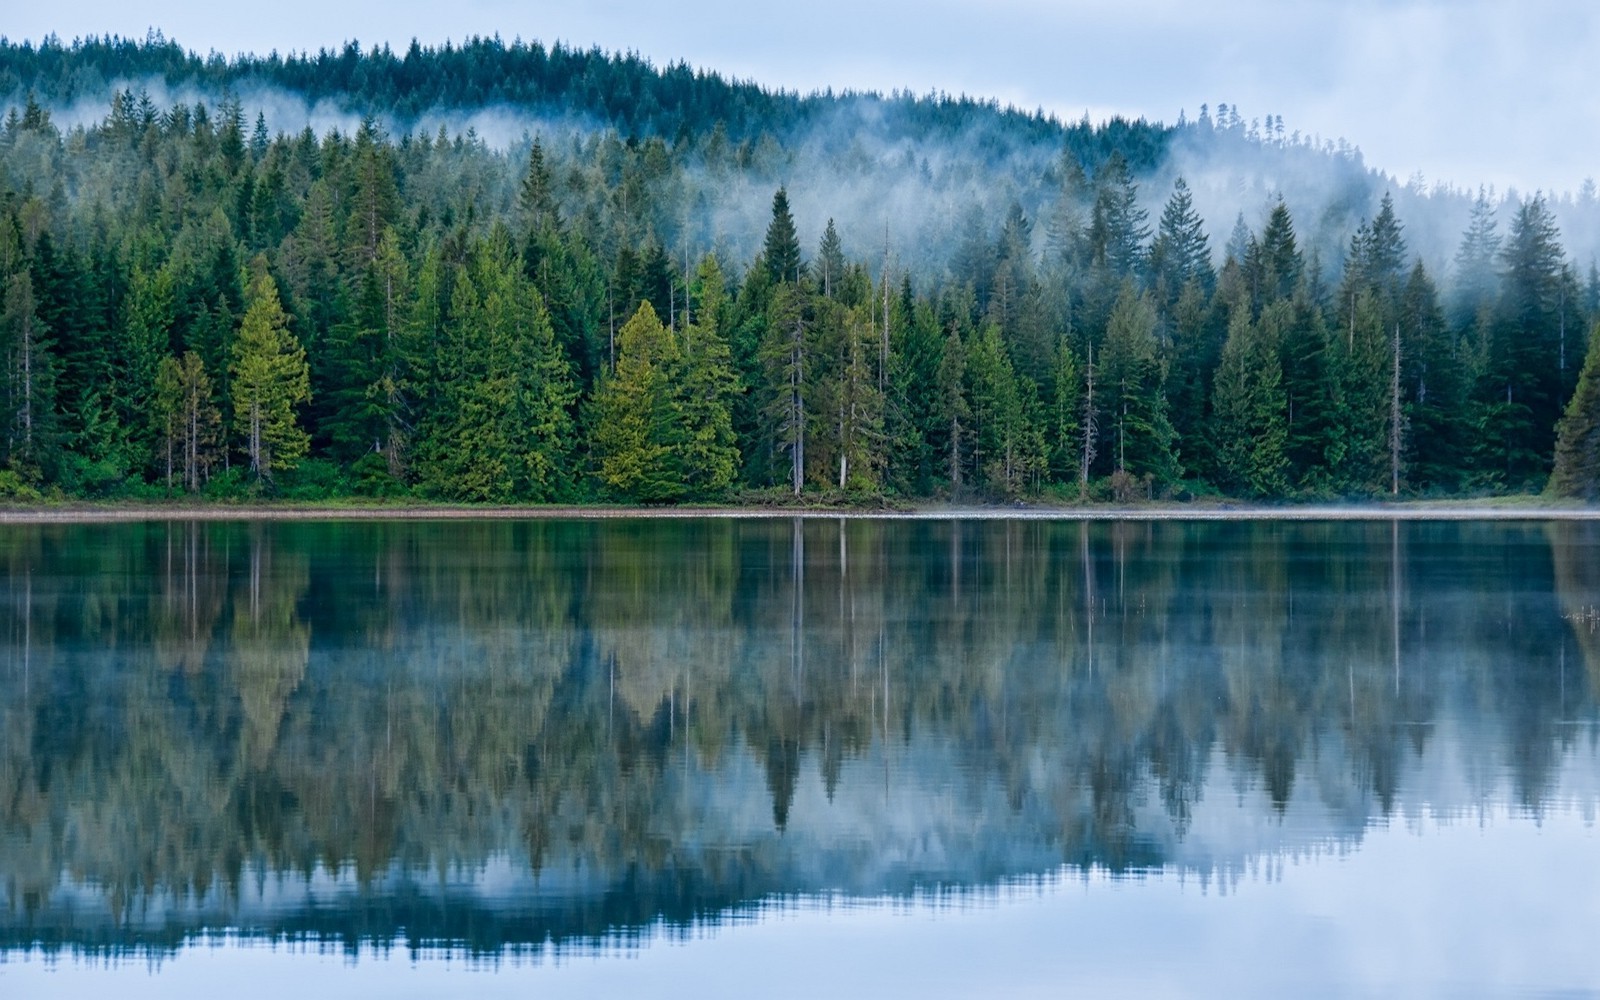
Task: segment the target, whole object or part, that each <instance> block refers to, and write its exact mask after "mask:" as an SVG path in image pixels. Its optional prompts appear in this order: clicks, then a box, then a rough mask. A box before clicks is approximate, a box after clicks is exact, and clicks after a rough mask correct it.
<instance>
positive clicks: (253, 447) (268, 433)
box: [229, 257, 311, 481]
mask: <svg viewBox="0 0 1600 1000" xmlns="http://www.w3.org/2000/svg"><path fill="white" fill-rule="evenodd" d="M251 270H252V272H253V277H252V278H251V280H250V284H249V288H248V291H247V292H246V303H247V305H246V308H245V313H244V318H243V320H241V322H240V324H239V335H238V338H237V339H236V340H235V341H234V344H233V364H232V366H231V367H230V368H229V373H230V374H231V375H232V381H233V406H234V418H233V422H234V432H235V433H236V434H238V435H239V436H240V437H241V438H243V443H244V449H245V454H246V455H248V456H249V459H250V472H251V474H253V475H254V476H255V477H256V479H257V480H258V481H259V480H268V479H271V478H272V473H273V472H274V471H275V470H279V469H292V468H294V467H295V466H296V465H297V464H299V461H300V459H301V457H302V456H304V455H305V453H306V450H307V449H308V448H309V447H310V444H311V438H310V435H308V434H307V433H306V432H305V431H304V430H302V429H301V427H300V424H299V421H298V419H297V418H296V415H295V408H296V407H297V406H299V405H300V404H302V403H304V402H306V401H307V400H308V399H309V398H310V395H311V377H310V371H309V369H308V367H307V365H306V352H305V349H304V348H302V347H301V346H300V342H299V341H298V340H296V339H295V336H294V334H293V333H291V332H290V331H289V317H288V315H287V314H285V313H284V311H283V306H282V304H281V303H280V302H279V301H278V285H277V283H276V282H275V281H273V280H272V275H271V274H269V273H268V272H267V262H266V260H265V258H261V257H258V258H256V259H255V260H254V261H252V262H251Z"/></svg>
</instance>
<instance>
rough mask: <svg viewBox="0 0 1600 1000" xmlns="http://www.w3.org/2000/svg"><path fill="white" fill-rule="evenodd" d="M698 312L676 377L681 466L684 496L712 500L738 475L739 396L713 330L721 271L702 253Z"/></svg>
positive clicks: (723, 344)
mask: <svg viewBox="0 0 1600 1000" xmlns="http://www.w3.org/2000/svg"><path fill="white" fill-rule="evenodd" d="M695 290H696V293H697V295H696V297H697V299H698V303H697V304H698V309H697V311H696V312H695V317H696V319H695V322H693V323H691V324H689V325H688V326H686V327H684V330H683V337H682V345H683V352H682V353H683V367H682V372H681V374H680V375H679V376H678V378H677V379H676V385H677V386H678V391H679V399H678V406H679V409H680V412H681V415H682V421H683V431H684V438H683V444H682V449H681V450H682V459H681V464H682V467H683V470H684V481H685V485H686V487H687V495H689V496H692V497H701V498H705V497H714V496H716V495H718V494H720V493H722V492H723V491H725V490H726V489H728V487H730V486H732V485H733V483H734V480H735V478H736V477H737V475H738V472H739V446H738V439H737V437H736V435H735V433H734V426H733V403H734V401H735V400H736V399H738V398H739V396H740V394H741V386H740V384H739V376H738V373H737V372H736V371H735V370H734V364H733V355H732V351H731V350H730V349H729V347H728V342H727V340H726V339H724V338H723V336H722V332H721V330H720V329H719V327H718V324H719V322H720V317H721V316H722V315H723V313H724V311H725V310H724V308H723V299H724V290H723V277H722V268H721V266H720V265H719V264H718V263H717V259H716V257H715V256H712V255H710V254H708V255H706V257H704V258H703V259H702V260H701V261H700V266H699V268H698V269H697V270H696V272H695Z"/></svg>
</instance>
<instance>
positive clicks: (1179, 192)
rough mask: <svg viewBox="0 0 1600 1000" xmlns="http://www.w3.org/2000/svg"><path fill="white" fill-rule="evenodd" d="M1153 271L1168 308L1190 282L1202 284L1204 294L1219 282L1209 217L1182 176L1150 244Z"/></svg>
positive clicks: (1159, 294)
mask: <svg viewBox="0 0 1600 1000" xmlns="http://www.w3.org/2000/svg"><path fill="white" fill-rule="evenodd" d="M1150 273H1151V276H1152V277H1153V279H1154V281H1155V284H1156V291H1157V296H1158V298H1159V299H1160V301H1161V302H1162V304H1163V305H1164V306H1166V307H1167V308H1168V309H1170V308H1172V306H1173V305H1174V304H1176V302H1177V301H1178V297H1179V296H1180V295H1181V294H1182V293H1183V290H1184V288H1185V287H1187V286H1188V285H1189V283H1190V282H1195V283H1196V284H1198V286H1199V288H1200V291H1201V292H1202V293H1204V294H1210V291H1211V288H1212V286H1213V285H1215V284H1216V273H1215V272H1214V271H1213V270H1212V267H1211V247H1210V244H1209V243H1208V241H1207V239H1206V230H1205V221H1204V220H1202V219H1201V218H1200V213H1199V212H1196V211H1195V208H1194V196H1193V195H1191V194H1190V193H1189V185H1188V184H1187V183H1186V182H1185V181H1184V179H1183V178H1182V177H1179V178H1178V179H1177V181H1175V182H1174V183H1173V185H1172V197H1170V198H1169V199H1167V205H1166V208H1164V209H1163V210H1162V212H1161V222H1160V224H1159V226H1158V228H1157V230H1156V238H1155V242H1154V243H1152V244H1151V246H1150Z"/></svg>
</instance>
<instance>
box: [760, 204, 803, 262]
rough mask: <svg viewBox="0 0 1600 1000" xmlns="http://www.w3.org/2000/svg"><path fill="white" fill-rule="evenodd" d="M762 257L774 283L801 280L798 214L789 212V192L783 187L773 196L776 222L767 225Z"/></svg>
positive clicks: (773, 210)
mask: <svg viewBox="0 0 1600 1000" xmlns="http://www.w3.org/2000/svg"><path fill="white" fill-rule="evenodd" d="M762 258H763V259H764V260H765V261H766V264H767V274H768V275H769V276H770V277H771V278H772V283H773V284H775V285H777V284H783V283H785V282H788V283H790V284H794V283H795V282H798V281H799V280H800V272H801V266H802V265H801V263H800V237H799V236H798V235H796V233H795V228H794V215H793V214H792V213H791V212H790V211H789V192H788V191H787V190H785V189H784V188H781V187H780V188H778V191H777V193H776V194H774V195H773V196H772V222H771V223H770V224H769V225H768V226H767V238H766V242H765V244H764V245H763V248H762Z"/></svg>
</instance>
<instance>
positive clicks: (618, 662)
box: [0, 518, 1600, 998]
mask: <svg viewBox="0 0 1600 1000" xmlns="http://www.w3.org/2000/svg"><path fill="white" fill-rule="evenodd" d="M0 646H3V651H0V995H3V996H5V997H7V998H16V997H34V996H56V997H61V996H65V997H78V996H82V997H90V996H95V997H98V996H103V995H107V994H114V995H117V996H118V997H119V998H127V997H146V996H148V997H164V998H169V997H173V996H200V995H206V996H210V995H214V994H216V993H218V992H220V991H224V990H225V991H226V992H227V994H228V995H229V996H230V997H233V998H245V997H268V996H271V997H281V996H282V995H284V994H286V993H287V994H291V995H292V994H294V993H295V992H296V991H298V992H300V993H301V994H302V995H306V996H314V995H316V996H320V995H339V996H383V997H389V996H410V995H415V996H428V995H438V994H441V993H456V994H459V993H463V992H468V991H470V992H472V993H474V994H475V995H478V996H481V997H495V996H502V995H503V996H528V995H536V996H540V997H555V996H595V995H627V994H633V995H652V996H661V995H665V996H685V997H688V996H693V997H720V996H730V997H733V996H751V995H760V996H796V997H799V996H816V995H819V994H820V995H829V994H833V995H839V996H856V995H865V996H901V995H904V996H918V997H927V996H972V995H1008V996H1059V995H1062V994H1064V993H1070V992H1073V991H1078V992H1081V993H1084V994H1086V995H1117V994H1122V995H1141V996H1187V995H1216V994H1225V995H1245V996H1282V995H1296V996H1320V995H1330V996H1348V995H1380V996H1392V995H1407V996H1422V995H1438V996H1462V995H1492V996H1508V995H1529V996H1542V995H1551V994H1560V995H1564V996H1565V995H1600V948H1596V947H1595V945H1594V938H1595V928H1596V927H1600V837H1597V835H1596V811H1597V806H1600V711H1597V697H1596V695H1597V691H1600V524H1596V523H1593V522H1583V521H1568V522H1548V523H1546V522H1533V521H1530V522H1517V521H1504V522H1495V523H1487V522H1470V521H1467V522H1461V521H1451V522H1429V521H1414V522H1386V521H1365V522H1335V521H1327V522H1320V521H1306V522H1299V521H1295V522H1290V521H1271V520H1265V521H1261V520H1258V521H1234V522H1185V521H1170V522H1160V521H1158V522H1095V523H1084V522H1075V521H1050V520H1022V521H1008V520H1003V519H995V520H970V521H968V520H874V519H870V518H861V519H856V518H852V519H832V518H804V519H798V518H704V519H684V520H673V519H627V518H620V519H604V520H581V519H575V520H527V521H519V520H502V521H470V520H461V521H354V522H339V521H325V522H319V521H312V522H233V523H229V522H212V523H195V522H174V523H162V522H150V523H131V524H104V525H10V526H3V527H0Z"/></svg>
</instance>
